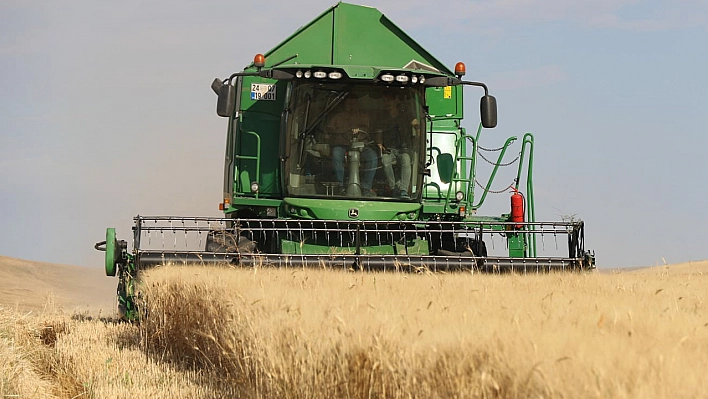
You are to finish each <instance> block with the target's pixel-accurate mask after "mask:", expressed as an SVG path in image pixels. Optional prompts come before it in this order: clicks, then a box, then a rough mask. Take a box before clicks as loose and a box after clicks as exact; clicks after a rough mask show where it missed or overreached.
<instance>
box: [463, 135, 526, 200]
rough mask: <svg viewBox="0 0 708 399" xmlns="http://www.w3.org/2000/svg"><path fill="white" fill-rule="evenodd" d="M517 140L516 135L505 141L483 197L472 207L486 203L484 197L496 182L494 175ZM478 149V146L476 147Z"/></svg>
mask: <svg viewBox="0 0 708 399" xmlns="http://www.w3.org/2000/svg"><path fill="white" fill-rule="evenodd" d="M514 141H516V136H511V137H509V138H508V139H506V142H505V143H504V146H503V147H502V149H501V151H500V153H499V157H498V159H497V162H495V163H494V169H492V174H491V175H490V176H489V180H488V181H487V186H486V187H484V191H483V192H482V197H481V198H480V199H479V202H478V203H477V204H476V205H473V206H472V209H475V210H476V209H479V207H480V206H482V204H483V203H484V199H485V198H486V197H487V193H488V192H489V191H490V189H491V188H492V183H493V182H494V177H495V176H496V175H497V171H498V170H499V166H500V165H501V161H502V159H504V154H506V150H507V149H508V148H509V146H510V145H511V143H513V142H514ZM475 150H476V148H475Z"/></svg>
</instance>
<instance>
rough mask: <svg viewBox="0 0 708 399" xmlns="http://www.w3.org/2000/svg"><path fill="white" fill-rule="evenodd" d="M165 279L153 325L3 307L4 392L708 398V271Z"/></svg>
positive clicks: (146, 291)
mask: <svg viewBox="0 0 708 399" xmlns="http://www.w3.org/2000/svg"><path fill="white" fill-rule="evenodd" d="M668 270H669V269H667V268H657V269H655V270H653V271H650V272H644V273H640V274H633V273H622V274H548V275H525V276H519V275H505V276H498V275H479V274H429V273H428V274H420V275H416V274H406V273H361V272H345V271H333V270H303V269H269V268H254V269H233V268H228V267H162V268H158V269H154V270H152V271H150V272H149V273H147V274H146V275H145V276H144V279H143V282H142V295H143V298H145V300H146V302H145V304H144V305H143V311H144V312H145V314H144V319H143V320H144V321H143V322H142V323H141V324H140V325H132V324H126V323H115V322H112V321H110V320H98V319H91V318H88V317H81V316H76V315H74V316H68V315H62V314H61V313H59V314H52V315H46V314H40V315H21V314H17V313H16V312H13V311H9V310H7V309H0V315H1V316H2V317H0V339H1V340H0V370H2V373H3V377H2V379H1V380H0V384H1V385H0V394H2V395H5V396H12V395H21V396H20V397H31V398H34V397H36V398H45V397H46V398H50V397H66V398H71V397H90V398H108V397H111V398H129V397H130V398H134V397H151V398H153V397H154V398H163V397H164V398H181V397H183V398H188V397H189V398H192V397H200V398H220V397H248V398H322V397H348V398H372V397H377V398H384V397H391V398H403V397H407V398H486V397H491V398H527V397H539V398H541V397H543V398H604V397H613V398H665V397H672V398H694V397H702V396H705V392H706V391H707V390H708V378H707V377H706V376H705V370H707V369H708V355H707V353H708V310H707V309H706V303H705V300H706V297H705V296H706V292H708V289H707V288H708V276H704V275H702V274H700V273H691V274H685V275H675V274H672V273H670V272H669V271H668Z"/></svg>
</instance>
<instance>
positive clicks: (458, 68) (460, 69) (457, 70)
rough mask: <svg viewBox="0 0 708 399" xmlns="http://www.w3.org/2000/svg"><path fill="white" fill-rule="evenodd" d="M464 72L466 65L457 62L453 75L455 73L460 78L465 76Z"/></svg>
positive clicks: (465, 71)
mask: <svg viewBox="0 0 708 399" xmlns="http://www.w3.org/2000/svg"><path fill="white" fill-rule="evenodd" d="M465 73H467V67H465V63H464V62H458V63H457V64H455V75H457V77H458V78H460V79H461V78H462V77H463V76H465Z"/></svg>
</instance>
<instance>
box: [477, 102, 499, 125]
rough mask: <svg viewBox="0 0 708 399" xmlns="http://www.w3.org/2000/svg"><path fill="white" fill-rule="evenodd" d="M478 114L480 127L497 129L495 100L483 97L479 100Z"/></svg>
mask: <svg viewBox="0 0 708 399" xmlns="http://www.w3.org/2000/svg"><path fill="white" fill-rule="evenodd" d="M479 112H480V114H481V115H482V126H484V127H485V128H487V129H490V128H493V127H497V99H496V98H494V96H490V95H485V96H483V97H482V99H481V100H480V104H479Z"/></svg>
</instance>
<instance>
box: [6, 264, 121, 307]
mask: <svg viewBox="0 0 708 399" xmlns="http://www.w3.org/2000/svg"><path fill="white" fill-rule="evenodd" d="M0 281H2V289H0V304H2V305H4V306H6V307H11V308H16V309H18V310H21V311H29V310H32V311H38V310H43V309H45V307H46V306H47V305H49V306H51V307H59V308H61V309H64V310H65V311H67V312H74V313H75V312H79V313H90V314H97V313H99V312H101V313H102V314H103V315H110V314H112V313H113V311H114V309H115V292H116V284H117V282H118V281H117V279H115V278H109V277H106V275H105V273H104V271H103V269H102V268H99V267H95V268H89V267H79V266H68V265H59V264H54V263H45V262H34V261H28V260H23V259H15V258H9V257H6V256H0Z"/></svg>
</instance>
